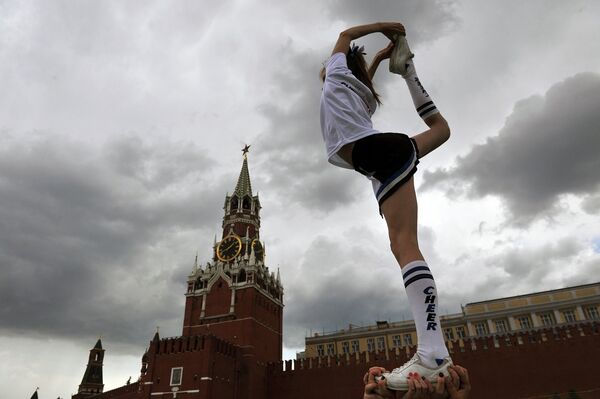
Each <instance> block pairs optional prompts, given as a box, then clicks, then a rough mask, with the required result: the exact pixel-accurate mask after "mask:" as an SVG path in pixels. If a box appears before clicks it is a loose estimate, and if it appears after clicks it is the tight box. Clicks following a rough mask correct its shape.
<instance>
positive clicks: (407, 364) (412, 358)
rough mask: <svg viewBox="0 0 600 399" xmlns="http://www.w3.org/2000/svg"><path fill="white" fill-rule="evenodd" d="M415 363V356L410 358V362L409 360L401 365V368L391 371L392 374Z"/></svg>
mask: <svg viewBox="0 0 600 399" xmlns="http://www.w3.org/2000/svg"><path fill="white" fill-rule="evenodd" d="M416 361H417V355H416V354H415V355H414V356H413V357H411V358H410V360H409V361H408V362H406V363H404V364H403V365H402V366H400V367H397V368H395V369H393V370H392V373H395V372H396V370H398V372H400V371H399V370H400V369H404V368H406V367H407V366H410V365H411V364H413V363H414V362H416Z"/></svg>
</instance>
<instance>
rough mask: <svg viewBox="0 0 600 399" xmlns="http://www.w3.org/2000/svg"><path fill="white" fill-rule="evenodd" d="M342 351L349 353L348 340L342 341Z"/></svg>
mask: <svg viewBox="0 0 600 399" xmlns="http://www.w3.org/2000/svg"><path fill="white" fill-rule="evenodd" d="M342 352H343V353H344V354H347V353H350V343H349V342H348V341H344V342H342Z"/></svg>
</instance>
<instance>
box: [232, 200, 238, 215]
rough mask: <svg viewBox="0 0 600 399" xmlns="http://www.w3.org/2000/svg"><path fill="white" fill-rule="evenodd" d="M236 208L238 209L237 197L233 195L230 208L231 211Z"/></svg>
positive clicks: (234, 210)
mask: <svg viewBox="0 0 600 399" xmlns="http://www.w3.org/2000/svg"><path fill="white" fill-rule="evenodd" d="M237 209H238V198H237V197H233V198H232V199H231V210H232V211H233V212H236V211H237Z"/></svg>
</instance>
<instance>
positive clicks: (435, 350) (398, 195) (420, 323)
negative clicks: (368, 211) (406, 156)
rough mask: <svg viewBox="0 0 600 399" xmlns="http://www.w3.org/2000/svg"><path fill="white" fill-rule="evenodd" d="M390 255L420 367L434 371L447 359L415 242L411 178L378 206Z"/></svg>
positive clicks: (433, 293) (432, 290)
mask: <svg viewBox="0 0 600 399" xmlns="http://www.w3.org/2000/svg"><path fill="white" fill-rule="evenodd" d="M381 210H382V213H383V215H384V217H385V221H386V223H387V226H388V233H389V238H390V244H391V248H392V252H393V254H394V256H395V257H396V260H397V261H398V264H399V265H400V268H401V270H402V275H403V278H404V286H405V288H406V295H407V297H408V302H409V304H410V307H411V310H412V314H413V318H414V320H415V326H416V329H417V340H418V346H417V353H418V355H419V357H420V359H421V362H422V364H423V365H424V366H425V367H428V368H430V369H435V368H437V367H438V366H439V365H440V364H441V363H442V362H443V359H444V358H446V357H448V356H449V354H448V350H447V349H446V344H445V343H444V336H443V334H442V330H441V327H440V321H439V316H438V312H439V308H438V302H437V290H436V286H435V281H434V280H433V276H432V274H431V271H430V270H429V267H428V266H427V263H426V262H425V261H424V259H423V255H422V254H421V251H420V249H419V244H418V239H417V198H416V194H415V187H414V181H413V179H412V178H411V179H410V180H409V181H408V182H406V183H405V184H403V185H402V186H400V187H399V188H398V189H397V191H396V192H394V194H392V195H391V196H390V197H389V198H388V199H386V200H385V201H384V202H383V204H381Z"/></svg>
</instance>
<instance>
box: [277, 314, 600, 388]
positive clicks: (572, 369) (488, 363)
mask: <svg viewBox="0 0 600 399" xmlns="http://www.w3.org/2000/svg"><path fill="white" fill-rule="evenodd" d="M598 330H599V328H598V325H594V324H582V325H579V326H576V327H569V328H556V329H554V330H541V331H538V332H536V333H532V334H521V335H518V336H517V335H508V336H506V337H501V338H499V339H498V340H497V341H496V342H494V340H493V338H489V339H475V340H472V341H466V342H465V344H466V345H465V348H464V351H461V350H460V349H458V345H457V344H458V343H455V345H454V348H456V350H454V351H453V353H452V357H453V359H454V361H455V362H456V363H457V364H460V365H462V366H465V367H467V369H469V374H470V376H471V380H472V384H473V393H472V398H474V399H480V398H485V399H511V398H533V397H536V398H537V397H539V396H542V395H550V397H551V394H553V393H554V392H557V393H563V394H564V395H563V397H566V392H567V391H568V390H570V389H575V390H576V391H578V392H581V394H579V396H581V397H582V398H583V397H586V396H587V397H590V398H592V397H593V398H600V377H599V376H600V363H599V362H598V361H597V359H600V334H599V331H598ZM542 337H545V340H543V339H542ZM506 338H507V339H508V342H507V340H506ZM509 343H510V345H509ZM496 346H498V347H496ZM374 357H375V358H374ZM407 358H408V357H407V356H406V354H404V353H402V354H392V355H390V354H385V353H382V354H378V355H375V356H374V355H373V354H371V358H370V359H368V360H367V359H366V356H365V354H362V356H359V358H358V359H356V358H354V357H353V358H351V359H346V358H345V357H342V358H339V359H338V358H329V359H326V361H325V360H324V359H322V360H321V361H320V363H319V360H318V359H307V360H305V361H304V362H296V361H294V362H292V361H288V362H286V367H285V368H286V370H289V369H291V368H292V367H293V368H294V370H293V371H282V369H283V367H284V364H283V363H276V364H274V365H271V366H270V369H269V375H268V377H267V380H268V384H267V389H268V396H267V397H268V398H272V399H276V398H286V399H295V398H298V399H300V398H307V397H313V396H314V397H333V398H359V397H360V396H361V392H362V389H363V384H362V377H363V375H364V373H365V372H366V370H367V369H368V368H369V367H370V366H374V365H379V366H383V367H386V368H388V369H393V368H394V367H398V366H399V365H401V364H402V363H403V362H404V361H406V360H407ZM292 363H294V364H292ZM585 391H590V392H588V393H586V392H585ZM589 395H591V396H589ZM594 395H595V396H594ZM542 397H543V396H542ZM540 399H541V398H540Z"/></svg>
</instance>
